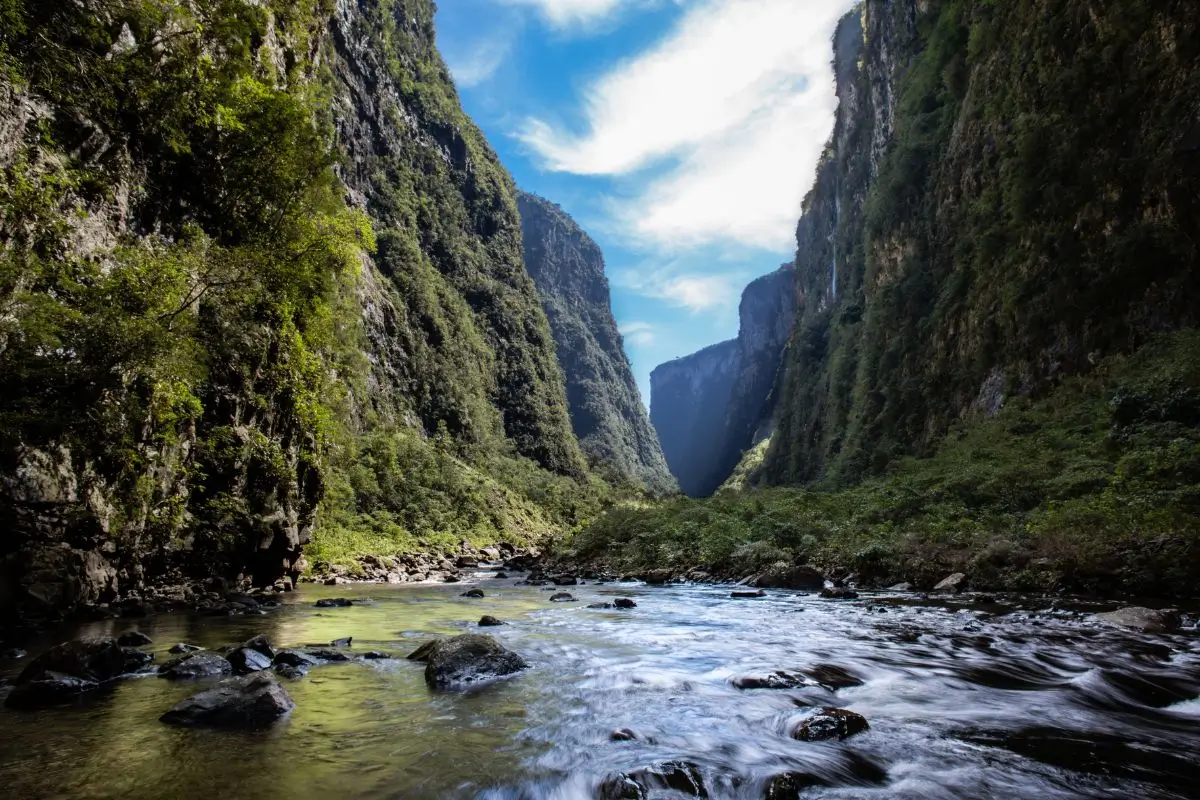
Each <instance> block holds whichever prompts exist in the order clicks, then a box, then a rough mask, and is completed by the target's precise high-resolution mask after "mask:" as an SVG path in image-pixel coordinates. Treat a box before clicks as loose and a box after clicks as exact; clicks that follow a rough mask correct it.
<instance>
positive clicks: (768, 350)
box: [650, 264, 796, 497]
mask: <svg viewBox="0 0 1200 800" xmlns="http://www.w3.org/2000/svg"><path fill="white" fill-rule="evenodd" d="M795 291H796V288H795V270H794V269H793V268H792V265H791V264H785V265H783V266H782V267H780V268H779V269H778V270H776V271H775V272H773V273H771V274H770V275H764V276H763V277H761V278H758V279H756V280H755V281H753V282H752V283H751V284H750V285H749V286H747V287H746V289H745V291H743V292H742V299H741V304H740V306H739V308H738V312H739V321H740V327H739V329H738V337H737V338H736V339H731V340H730V341H728V342H722V343H720V344H716V345H712V346H711V347H706V348H705V349H703V350H701V351H699V352H697V353H693V354H692V355H690V356H684V357H683V358H678V359H675V360H674V361H671V362H668V363H666V364H662V365H660V366H658V367H656V368H655V370H654V371H653V372H652V373H651V374H650V398H651V400H650V419H651V421H653V423H654V427H655V429H656V430H657V431H658V434H659V437H660V439H661V440H662V446H663V451H664V452H665V453H666V456H667V463H668V464H670V466H671V471H672V473H673V474H674V475H675V477H676V478H678V479H679V485H680V487H681V488H682V489H683V491H684V493H686V494H688V495H689V496H692V497H703V496H706V495H709V494H712V493H713V492H714V491H716V489H717V487H718V486H720V485H721V484H722V483H723V482H724V481H725V479H726V478H728V477H729V475H730V473H731V472H733V470H734V467H736V466H737V464H738V461H739V460H740V459H741V457H742V453H743V451H745V450H747V449H749V448H751V447H753V446H754V445H755V444H757V443H758V442H759V441H761V440H762V439H763V438H764V437H765V436H766V435H767V434H768V433H769V430H770V424H771V418H772V414H773V410H774V399H773V394H772V391H773V387H774V385H775V382H776V377H777V373H778V370H779V366H780V363H781V361H782V358H783V350H784V346H785V345H786V343H787V341H788V337H789V335H790V334H791V330H792V323H793V319H794V316H795Z"/></svg>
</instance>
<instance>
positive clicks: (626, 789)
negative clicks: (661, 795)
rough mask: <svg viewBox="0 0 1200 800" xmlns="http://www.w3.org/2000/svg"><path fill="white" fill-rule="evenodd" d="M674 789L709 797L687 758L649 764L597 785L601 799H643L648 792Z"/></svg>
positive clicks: (614, 776) (697, 770) (690, 794)
mask: <svg viewBox="0 0 1200 800" xmlns="http://www.w3.org/2000/svg"><path fill="white" fill-rule="evenodd" d="M661 791H674V792H678V793H679V794H684V795H688V796H690V797H708V790H707V789H706V788H705V787H704V779H703V778H702V777H701V776H700V769H699V768H698V767H697V766H696V765H695V764H692V763H690V762H688V761H660V762H658V763H657V764H653V765H651V766H649V767H642V768H641V769H636V770H633V771H632V772H622V773H618V774H616V775H611V776H609V777H608V778H606V779H605V781H604V783H602V784H601V785H600V797H601V798H602V800H626V798H643V797H647V796H649V793H650V792H656V793H657V792H661Z"/></svg>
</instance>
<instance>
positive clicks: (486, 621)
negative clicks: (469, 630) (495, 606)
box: [479, 614, 504, 628]
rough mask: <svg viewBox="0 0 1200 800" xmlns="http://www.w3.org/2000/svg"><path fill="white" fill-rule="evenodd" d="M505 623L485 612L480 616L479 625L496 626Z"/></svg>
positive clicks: (482, 626)
mask: <svg viewBox="0 0 1200 800" xmlns="http://www.w3.org/2000/svg"><path fill="white" fill-rule="evenodd" d="M503 624H504V623H503V622H501V621H500V620H498V619H496V618H495V617H493V616H492V615H491V614H484V615H483V616H482V617H480V618H479V627H481V628H494V627H496V626H498V625H503Z"/></svg>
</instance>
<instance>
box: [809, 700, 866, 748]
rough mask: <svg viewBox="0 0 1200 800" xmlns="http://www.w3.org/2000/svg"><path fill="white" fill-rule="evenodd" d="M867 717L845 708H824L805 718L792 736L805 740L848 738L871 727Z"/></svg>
mask: <svg viewBox="0 0 1200 800" xmlns="http://www.w3.org/2000/svg"><path fill="white" fill-rule="evenodd" d="M870 727H871V726H870V725H868V724H867V718H866V717H864V716H863V715H862V714H855V713H854V712H853V711H847V710H846V709H844V708H822V709H820V710H819V711H817V712H816V713H815V714H813V715H812V716H810V717H808V718H807V719H804V720H802V721H801V722H800V724H799V725H797V726H796V727H795V729H794V730H793V731H792V738H793V739H799V740H800V741H803V742H820V741H824V740H826V739H847V738H849V737H851V736H854V735H855V734H858V733H862V732H863V731H865V730H868V729H870Z"/></svg>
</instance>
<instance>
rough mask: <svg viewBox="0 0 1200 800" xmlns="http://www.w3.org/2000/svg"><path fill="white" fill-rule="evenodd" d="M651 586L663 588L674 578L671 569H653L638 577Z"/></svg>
mask: <svg viewBox="0 0 1200 800" xmlns="http://www.w3.org/2000/svg"><path fill="white" fill-rule="evenodd" d="M638 577H639V578H641V579H642V580H643V581H645V582H646V583H647V584H648V585H650V586H662V585H663V584H665V583H667V582H668V581H670V580H671V578H672V577H674V573H673V572H671V570H669V569H652V570H650V571H648V572H643V573H642V574H641V575H639V576H638Z"/></svg>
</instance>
